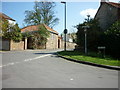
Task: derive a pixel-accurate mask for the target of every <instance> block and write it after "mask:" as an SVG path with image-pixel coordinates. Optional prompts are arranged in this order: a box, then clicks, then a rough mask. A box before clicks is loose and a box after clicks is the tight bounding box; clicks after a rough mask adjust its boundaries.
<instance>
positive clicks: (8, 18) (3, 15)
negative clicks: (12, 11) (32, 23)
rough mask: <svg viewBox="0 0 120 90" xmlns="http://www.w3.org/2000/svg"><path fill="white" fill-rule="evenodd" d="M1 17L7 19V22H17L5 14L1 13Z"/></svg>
mask: <svg viewBox="0 0 120 90" xmlns="http://www.w3.org/2000/svg"><path fill="white" fill-rule="evenodd" d="M0 17H2V18H4V19H7V20H12V21H15V20H14V19H12V18H10V17H9V16H7V15H5V14H4V13H1V12H0Z"/></svg>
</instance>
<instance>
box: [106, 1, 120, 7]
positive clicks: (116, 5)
mask: <svg viewBox="0 0 120 90" xmlns="http://www.w3.org/2000/svg"><path fill="white" fill-rule="evenodd" d="M106 3H108V4H110V5H112V6H114V7H116V8H120V3H114V2H106Z"/></svg>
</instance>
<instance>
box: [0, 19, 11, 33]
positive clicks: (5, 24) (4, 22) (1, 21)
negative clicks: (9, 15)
mask: <svg viewBox="0 0 120 90" xmlns="http://www.w3.org/2000/svg"><path fill="white" fill-rule="evenodd" d="M0 25H1V33H2V35H4V33H6V32H8V31H9V26H10V24H9V22H8V21H7V20H6V19H4V18H1V19H0Z"/></svg>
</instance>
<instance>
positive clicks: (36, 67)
mask: <svg viewBox="0 0 120 90" xmlns="http://www.w3.org/2000/svg"><path fill="white" fill-rule="evenodd" d="M55 52H56V50H53V51H50V50H48V51H46V50H43V51H39V50H27V51H11V52H2V65H1V66H0V69H2V87H3V88H118V71H116V70H109V69H104V68H99V67H94V66H89V65H84V64H79V63H75V62H71V61H67V60H65V59H62V58H60V57H57V56H56V55H55Z"/></svg>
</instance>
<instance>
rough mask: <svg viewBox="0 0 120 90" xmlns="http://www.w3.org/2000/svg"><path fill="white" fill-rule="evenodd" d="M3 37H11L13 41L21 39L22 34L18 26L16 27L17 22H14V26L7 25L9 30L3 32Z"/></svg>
mask: <svg viewBox="0 0 120 90" xmlns="http://www.w3.org/2000/svg"><path fill="white" fill-rule="evenodd" d="M3 37H4V38H7V39H12V40H13V41H20V40H22V34H21V31H20V28H19V27H18V24H15V25H14V26H9V30H7V31H6V32H4V35H3Z"/></svg>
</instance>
